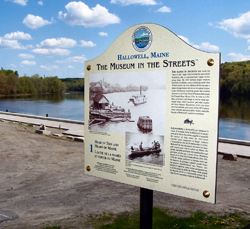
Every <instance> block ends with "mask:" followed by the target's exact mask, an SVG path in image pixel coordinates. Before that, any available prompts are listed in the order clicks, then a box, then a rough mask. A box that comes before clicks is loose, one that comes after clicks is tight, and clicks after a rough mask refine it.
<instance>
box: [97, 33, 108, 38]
mask: <svg viewBox="0 0 250 229" xmlns="http://www.w3.org/2000/svg"><path fill="white" fill-rule="evenodd" d="M98 35H99V36H102V37H105V36H106V37H107V36H108V33H105V32H99V33H98Z"/></svg>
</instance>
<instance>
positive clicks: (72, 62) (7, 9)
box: [0, 0, 250, 78]
mask: <svg viewBox="0 0 250 229" xmlns="http://www.w3.org/2000/svg"><path fill="white" fill-rule="evenodd" d="M0 9H1V14H0V22H1V26H0V60H1V61H0V63H1V64H0V67H1V68H3V69H11V70H14V71H18V73H19V76H32V75H35V74H39V75H40V76H58V78H83V77H84V61H86V60H91V59H94V58H96V57H97V56H99V55H101V54H102V53H103V52H104V51H105V50H106V49H107V48H108V47H109V46H110V45H111V44H112V43H113V42H114V41H115V39H116V38H118V36H119V35H120V34H121V33H123V32H124V31H125V30H126V29H128V28H130V27H131V26H134V25H137V24H141V23H155V24H158V25H161V26H164V27H166V28H167V29H169V30H171V31H172V32H173V33H175V34H176V35H178V36H179V37H180V38H182V39H183V40H184V41H186V42H187V43H189V44H190V45H191V46H193V47H195V48H198V49H200V50H203V51H208V52H220V53H221V62H222V63H223V62H232V61H244V60H250V1H249V0H239V1H235V0H219V1H218V0H210V1H205V0H171V1H170V0H83V1H69V0H41V1H38V0H0Z"/></svg>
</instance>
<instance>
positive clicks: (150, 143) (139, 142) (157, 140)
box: [126, 132, 164, 166]
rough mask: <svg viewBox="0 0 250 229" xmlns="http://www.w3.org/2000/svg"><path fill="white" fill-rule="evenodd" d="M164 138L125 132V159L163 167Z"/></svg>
mask: <svg viewBox="0 0 250 229" xmlns="http://www.w3.org/2000/svg"><path fill="white" fill-rule="evenodd" d="M163 144H164V136H160V135H152V134H139V133H131V132H126V159H127V160H134V161H139V162H144V163H151V164H156V165H161V166H163V165H164V146H163Z"/></svg>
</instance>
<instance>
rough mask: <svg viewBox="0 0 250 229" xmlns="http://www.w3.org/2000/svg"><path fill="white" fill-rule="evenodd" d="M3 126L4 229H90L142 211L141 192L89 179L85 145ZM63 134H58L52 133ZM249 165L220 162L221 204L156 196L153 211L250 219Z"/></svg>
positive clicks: (0, 220)
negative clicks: (109, 217) (104, 217)
mask: <svg viewBox="0 0 250 229" xmlns="http://www.w3.org/2000/svg"><path fill="white" fill-rule="evenodd" d="M36 129H38V127H28V126H24V125H20V124H13V123H9V122H0V136H1V138H0V145H1V147H0V174H1V176H0V184H1V185H0V228H25V229H29V228H39V229H41V228H45V227H46V226H48V225H50V226H58V225H61V226H62V227H63V228H91V227H90V226H89V225H88V224H87V223H86V222H87V218H88V217H87V216H88V215H90V214H101V213H103V212H105V213H115V214H116V213H121V212H125V211H128V212H130V211H135V210H138V209H139V193H140V188H138V187H135V186H130V185H125V184H122V183H117V182H113V181H109V180H104V179H101V178H96V177H91V176H87V175H84V143H83V142H76V141H72V140H68V139H66V138H56V137H52V136H44V135H41V134H36V133H35V130H36ZM50 130H51V131H52V133H60V130H58V129H50ZM249 168H250V159H247V158H238V160H237V161H229V160H222V156H221V155H219V156H218V182H217V204H215V205H213V204H208V203H204V202H200V201H196V200H192V199H187V198H182V197H178V196H174V195H169V194H165V193H160V192H156V191H154V206H156V207H161V208H168V209H171V210H172V211H175V210H178V211H176V212H178V214H179V215H180V216H182V215H185V214H186V213H187V212H189V211H196V210H201V211H203V212H211V211H212V212H216V213H223V212H225V211H226V212H240V213H241V212H242V213H243V212H247V214H250V208H249V206H250V173H249Z"/></svg>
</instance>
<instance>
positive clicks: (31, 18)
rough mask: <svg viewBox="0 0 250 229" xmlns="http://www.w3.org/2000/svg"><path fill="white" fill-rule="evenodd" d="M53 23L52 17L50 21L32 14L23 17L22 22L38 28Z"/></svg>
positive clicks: (31, 27)
mask: <svg viewBox="0 0 250 229" xmlns="http://www.w3.org/2000/svg"><path fill="white" fill-rule="evenodd" d="M52 23H54V19H53V18H52V19H51V21H48V20H44V19H43V18H42V17H39V16H35V15H33V14H28V15H27V16H26V17H25V18H24V19H23V24H25V25H26V26H27V27H29V28H30V29H38V28H40V27H43V26H45V25H49V24H52Z"/></svg>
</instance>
